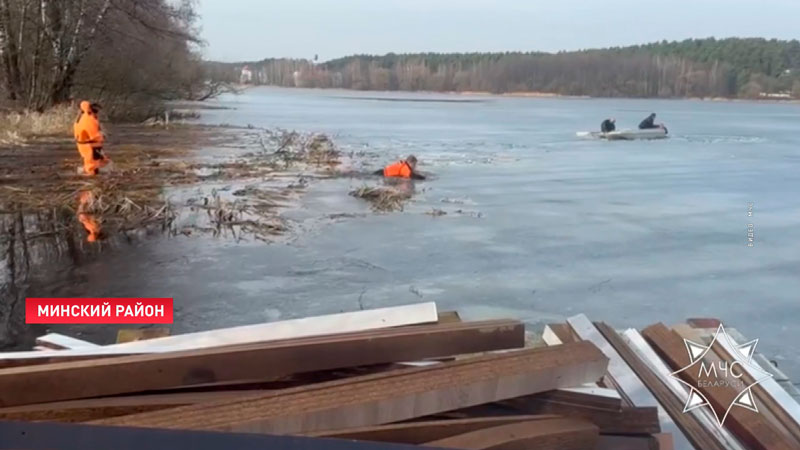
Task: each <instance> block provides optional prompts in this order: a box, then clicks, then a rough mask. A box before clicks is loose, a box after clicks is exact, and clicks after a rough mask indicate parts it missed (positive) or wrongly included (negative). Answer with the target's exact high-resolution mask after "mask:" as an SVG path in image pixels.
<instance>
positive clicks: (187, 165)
mask: <svg viewBox="0 0 800 450" xmlns="http://www.w3.org/2000/svg"><path fill="white" fill-rule="evenodd" d="M110 135H111V136H113V139H114V140H115V141H117V142H120V143H121V145H118V146H116V145H115V146H113V150H112V153H111V157H112V160H113V166H111V167H109V168H108V170H106V168H104V169H103V172H102V173H101V174H100V175H99V176H96V177H86V176H83V175H81V174H79V173H78V170H76V167H77V163H78V158H77V157H76V156H77V155H76V152H75V150H74V146H73V144H72V143H71V142H70V141H68V140H66V139H64V138H62V137H60V136H47V137H39V138H34V139H32V140H29V141H28V142H27V144H26V146H25V148H24V150H23V149H22V148H20V147H18V146H6V147H3V148H0V229H2V230H3V232H2V235H0V249H1V251H2V253H1V254H0V262H2V265H3V272H2V275H0V330H3V331H2V333H0V347H2V346H4V345H11V344H13V343H15V342H16V341H18V338H19V335H20V334H21V333H23V331H24V327H23V326H22V311H21V310H20V308H22V307H23V306H22V305H24V298H25V296H26V295H27V294H28V291H29V289H28V288H29V287H30V286H31V283H32V282H33V280H34V279H36V278H37V277H38V278H45V277H46V274H47V273H48V272H49V271H52V270H53V269H54V267H57V266H62V267H64V266H66V267H69V266H75V265H79V264H80V263H81V261H84V260H86V259H91V258H93V257H95V256H97V255H98V254H99V253H100V252H102V251H103V250H104V249H108V248H113V247H118V246H120V245H124V244H131V243H135V242H137V241H139V240H141V239H142V238H143V237H144V236H147V235H153V234H159V235H166V236H176V235H179V234H180V235H184V236H192V235H197V234H205V235H209V236H212V237H225V238H231V239H233V240H235V241H237V242H238V241H241V240H257V241H264V242H271V241H273V240H274V239H275V238H277V237H278V236H280V235H281V234H283V233H285V232H287V231H288V227H287V225H286V224H285V222H284V220H283V219H282V218H281V217H280V216H279V214H278V211H279V208H281V207H286V206H288V205H290V204H292V202H295V201H296V200H297V198H298V196H299V195H300V193H302V191H303V190H304V189H305V188H306V187H307V185H308V183H309V181H308V180H309V178H310V177H314V178H325V177H332V176H335V175H336V173H337V166H338V165H339V162H340V160H339V157H340V153H339V151H338V150H337V149H336V148H335V146H334V144H333V142H332V141H331V140H330V139H329V138H328V137H327V136H325V135H321V134H303V133H298V132H294V131H286V130H267V129H256V128H253V127H250V128H236V127H222V126H218V127H207V126H191V125H177V126H170V127H163V126H153V127H142V126H119V127H115V128H113V129H112V131H111V133H110ZM23 151H24V152H25V153H24V154H23V153H21V152H23Z"/></svg>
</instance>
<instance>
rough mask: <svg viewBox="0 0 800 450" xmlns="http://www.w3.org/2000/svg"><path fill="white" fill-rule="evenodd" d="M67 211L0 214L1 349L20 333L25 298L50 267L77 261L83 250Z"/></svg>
mask: <svg viewBox="0 0 800 450" xmlns="http://www.w3.org/2000/svg"><path fill="white" fill-rule="evenodd" d="M74 223H75V215H74V213H72V212H71V211H70V210H68V209H53V210H48V211H40V212H36V213H23V212H22V211H13V212H8V211H7V212H4V213H3V214H0V230H2V235H1V236H0V258H1V259H0V263H1V264H2V265H1V266H0V347H2V346H4V345H8V343H10V342H12V341H13V340H14V337H15V336H17V335H18V334H19V333H21V331H22V325H23V324H24V308H25V297H26V295H27V294H28V292H29V288H30V287H31V286H32V284H33V282H34V279H35V278H37V275H39V274H40V273H41V272H42V271H44V270H46V268H47V267H48V266H49V265H52V264H56V263H58V262H59V261H64V260H65V259H67V260H72V261H77V260H78V259H79V258H80V254H81V252H83V251H85V250H86V249H85V248H84V247H83V246H82V245H81V242H80V241H79V235H77V233H75V228H74Z"/></svg>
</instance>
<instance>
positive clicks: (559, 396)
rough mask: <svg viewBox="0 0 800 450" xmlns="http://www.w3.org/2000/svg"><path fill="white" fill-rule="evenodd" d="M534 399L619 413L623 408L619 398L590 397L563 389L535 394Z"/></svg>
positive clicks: (583, 393)
mask: <svg viewBox="0 0 800 450" xmlns="http://www.w3.org/2000/svg"><path fill="white" fill-rule="evenodd" d="M598 389H600V388H598ZM536 399H538V400H551V401H556V402H564V403H573V404H578V405H582V406H587V407H592V408H601V409H608V410H612V411H619V410H621V409H622V407H623V405H622V399H621V398H619V397H617V398H614V397H606V396H603V395H592V394H588V393H585V392H575V391H570V390H564V389H559V390H557V391H550V392H542V393H541V394H536Z"/></svg>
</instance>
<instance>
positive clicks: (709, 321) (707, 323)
mask: <svg viewBox="0 0 800 450" xmlns="http://www.w3.org/2000/svg"><path fill="white" fill-rule="evenodd" d="M686 324H687V325H689V326H690V327H694V328H713V329H715V330H716V329H717V327H719V326H720V325H721V324H722V321H721V320H719V319H715V318H713V317H696V318H691V319H686Z"/></svg>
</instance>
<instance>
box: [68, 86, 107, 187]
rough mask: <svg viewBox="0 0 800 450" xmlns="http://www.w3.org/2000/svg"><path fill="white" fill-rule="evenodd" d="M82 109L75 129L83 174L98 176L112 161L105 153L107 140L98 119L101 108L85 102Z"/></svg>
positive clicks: (81, 106) (82, 103)
mask: <svg viewBox="0 0 800 450" xmlns="http://www.w3.org/2000/svg"><path fill="white" fill-rule="evenodd" d="M80 108H81V113H80V116H78V120H76V121H75V126H74V127H73V133H74V135H75V142H76V143H77V145H78V152H79V153H80V154H81V157H82V158H83V172H84V173H85V174H86V175H97V174H98V173H100V168H102V167H104V166H105V165H106V164H108V163H109V162H110V161H111V160H110V159H109V158H108V157H107V156H106V155H105V154H104V153H103V142H104V141H105V139H104V137H103V132H102V130H101V129H100V120H99V119H98V118H97V111H98V108H99V106H98V105H96V104H92V103H89V102H87V101H85V100H84V101H82V102H81V105H80Z"/></svg>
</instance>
